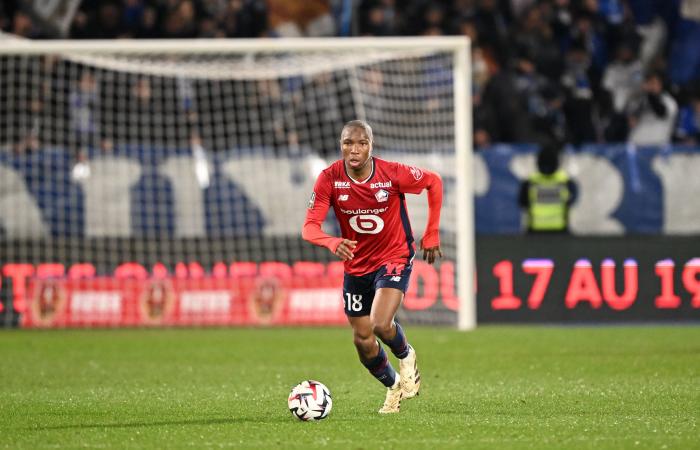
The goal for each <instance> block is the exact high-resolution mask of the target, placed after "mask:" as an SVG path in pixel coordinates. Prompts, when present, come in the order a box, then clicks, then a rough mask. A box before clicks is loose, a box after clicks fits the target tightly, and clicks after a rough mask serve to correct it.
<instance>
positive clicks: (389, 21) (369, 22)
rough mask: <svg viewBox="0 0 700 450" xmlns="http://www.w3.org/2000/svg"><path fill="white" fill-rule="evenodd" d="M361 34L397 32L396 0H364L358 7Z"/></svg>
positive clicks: (393, 33) (380, 34)
mask: <svg viewBox="0 0 700 450" xmlns="http://www.w3.org/2000/svg"><path fill="white" fill-rule="evenodd" d="M358 13H359V34H360V36H394V35H396V34H397V30H398V27H397V23H396V20H397V13H396V1H395V0H364V1H363V2H362V3H361V4H360V7H359V8H358Z"/></svg>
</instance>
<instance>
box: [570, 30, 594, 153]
mask: <svg viewBox="0 0 700 450" xmlns="http://www.w3.org/2000/svg"><path fill="white" fill-rule="evenodd" d="M590 70H591V58H590V55H589V54H588V52H586V48H585V47H584V46H583V44H574V45H572V46H571V47H569V49H568V51H567V53H566V68H565V69H564V74H563V75H562V78H561V85H562V86H563V87H564V90H565V100H564V114H565V116H566V122H567V123H568V124H569V127H568V136H569V139H570V140H571V142H572V143H573V144H575V145H580V144H582V143H585V142H596V141H598V133H597V132H596V128H595V126H594V124H593V117H594V108H595V103H594V97H593V92H594V91H593V89H594V86H593V82H592V81H591V78H592V77H591V75H590Z"/></svg>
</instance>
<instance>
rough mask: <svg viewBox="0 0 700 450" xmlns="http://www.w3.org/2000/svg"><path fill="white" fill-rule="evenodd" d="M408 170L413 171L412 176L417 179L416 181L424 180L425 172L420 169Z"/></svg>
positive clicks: (411, 168) (412, 168) (410, 168)
mask: <svg viewBox="0 0 700 450" xmlns="http://www.w3.org/2000/svg"><path fill="white" fill-rule="evenodd" d="M408 170H410V171H411V175H413V178H415V179H416V181H419V180H420V179H421V178H423V171H422V170H420V169H419V168H418V167H409V168H408Z"/></svg>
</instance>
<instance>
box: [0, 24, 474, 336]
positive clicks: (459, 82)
mask: <svg viewBox="0 0 700 450" xmlns="http://www.w3.org/2000/svg"><path fill="white" fill-rule="evenodd" d="M2 44H3V45H1V46H0V55H37V54H66V53H68V54H81V53H104V54H110V53H132V54H147V53H161V54H168V53H170V54H177V53H190V54H192V53H198V54H208V53H227V52H231V53H237V54H241V53H244V52H257V53H279V52H284V51H294V52H298V53H303V52H316V51H324V50H325V51H330V50H353V51H356V52H362V51H363V50H438V51H443V52H451V53H452V55H453V84H454V86H453V95H454V146H455V149H456V155H455V156H456V159H455V161H456V169H455V173H456V176H455V181H456V208H457V211H456V217H457V230H458V232H457V237H456V241H457V242H456V244H457V245H456V246H457V249H456V252H457V268H458V273H457V295H458V297H459V310H458V321H457V326H458V329H460V330H470V329H473V328H475V327H476V294H475V289H474V280H475V235H474V196H473V192H474V188H473V173H474V170H473V153H472V139H471V135H472V116H471V94H470V91H471V90H470V86H471V70H470V63H469V55H470V42H469V40H468V39H467V38H465V37H462V36H460V37H457V36H439V37H400V38H285V39H235V40H231V39H196V40H180V39H172V40H160V39H156V40H112V41H100V40H93V41H72V40H52V41H31V40H24V39H4V40H2Z"/></svg>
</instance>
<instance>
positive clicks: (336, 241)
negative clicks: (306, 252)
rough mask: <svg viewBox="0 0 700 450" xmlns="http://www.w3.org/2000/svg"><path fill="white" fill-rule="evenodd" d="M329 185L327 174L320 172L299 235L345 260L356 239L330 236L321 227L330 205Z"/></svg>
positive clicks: (351, 252) (351, 254)
mask: <svg viewBox="0 0 700 450" xmlns="http://www.w3.org/2000/svg"><path fill="white" fill-rule="evenodd" d="M330 186H331V183H330V181H329V180H328V176H327V175H326V174H325V172H321V174H320V175H319V176H318V179H317V180H316V185H315V186H314V192H313V193H312V194H311V199H309V205H308V208H307V210H306V220H305V221H304V227H303V228H302V230H301V237H302V238H303V239H304V240H306V241H308V242H311V243H312V244H314V245H318V246H320V247H326V248H327V249H328V250H330V251H331V252H332V253H334V254H335V255H337V256H338V257H339V258H340V259H342V260H343V261H345V260H347V259H352V258H353V256H354V254H353V250H354V249H355V246H356V245H357V241H351V240H350V239H343V238H339V237H335V236H331V235H329V234H327V233H326V232H324V231H323V229H322V228H321V225H322V224H323V221H324V220H326V215H327V214H328V209H329V208H330V206H331V201H330V198H331V195H330V194H331V187H330Z"/></svg>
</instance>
